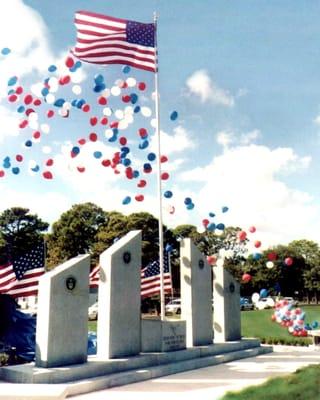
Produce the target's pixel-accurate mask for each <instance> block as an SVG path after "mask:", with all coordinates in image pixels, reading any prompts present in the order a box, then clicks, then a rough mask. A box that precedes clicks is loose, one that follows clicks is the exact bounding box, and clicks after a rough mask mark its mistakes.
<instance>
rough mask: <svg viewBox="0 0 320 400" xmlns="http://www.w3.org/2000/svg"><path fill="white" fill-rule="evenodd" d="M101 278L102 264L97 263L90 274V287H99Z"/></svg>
mask: <svg viewBox="0 0 320 400" xmlns="http://www.w3.org/2000/svg"><path fill="white" fill-rule="evenodd" d="M99 279H100V265H99V264H98V265H96V266H95V267H93V269H92V270H91V272H90V274H89V286H90V289H93V288H98V287H99Z"/></svg>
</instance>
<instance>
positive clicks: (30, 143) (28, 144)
mask: <svg viewBox="0 0 320 400" xmlns="http://www.w3.org/2000/svg"><path fill="white" fill-rule="evenodd" d="M24 145H25V146H27V147H31V146H32V142H31V140H27V141H26V142H25V144H24Z"/></svg>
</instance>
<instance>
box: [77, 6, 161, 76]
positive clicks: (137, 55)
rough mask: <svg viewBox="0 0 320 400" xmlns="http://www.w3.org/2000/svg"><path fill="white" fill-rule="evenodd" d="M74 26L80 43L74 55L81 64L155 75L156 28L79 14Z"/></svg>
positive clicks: (98, 15) (83, 12) (105, 17)
mask: <svg viewBox="0 0 320 400" xmlns="http://www.w3.org/2000/svg"><path fill="white" fill-rule="evenodd" d="M75 26H76V28H77V43H76V46H75V47H74V49H72V50H71V53H72V54H73V55H74V56H75V57H77V58H79V59H80V60H82V61H85V62H88V63H93V64H125V65H130V66H133V67H136V68H139V69H143V70H147V71H151V72H155V71H156V52H155V47H154V36H155V27H154V24H143V23H138V22H134V21H127V20H124V19H119V18H113V17H109V16H106V15H101V14H96V13H92V12H88V11H79V12H77V13H76V15H75Z"/></svg>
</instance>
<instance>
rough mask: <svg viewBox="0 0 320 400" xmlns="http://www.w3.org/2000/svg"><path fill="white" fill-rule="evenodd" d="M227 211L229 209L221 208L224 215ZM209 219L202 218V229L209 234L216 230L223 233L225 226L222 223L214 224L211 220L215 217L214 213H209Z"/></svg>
mask: <svg viewBox="0 0 320 400" xmlns="http://www.w3.org/2000/svg"><path fill="white" fill-rule="evenodd" d="M227 211H229V207H227V206H223V207H222V208H221V212H222V213H223V214H224V213H226V212H227ZM208 217H209V218H204V219H203V220H202V225H203V227H204V228H205V229H206V230H207V231H209V232H215V231H216V230H218V231H223V230H224V229H225V224H224V223H222V222H215V221H214V220H213V219H214V218H215V217H216V213H214V212H209V214H208Z"/></svg>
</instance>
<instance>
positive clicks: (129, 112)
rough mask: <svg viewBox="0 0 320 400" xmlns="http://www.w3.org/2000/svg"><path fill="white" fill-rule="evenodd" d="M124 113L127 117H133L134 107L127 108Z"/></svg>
mask: <svg viewBox="0 0 320 400" xmlns="http://www.w3.org/2000/svg"><path fill="white" fill-rule="evenodd" d="M124 113H125V114H126V115H127V114H130V115H133V113H134V109H133V107H132V106H126V107H125V109H124Z"/></svg>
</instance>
